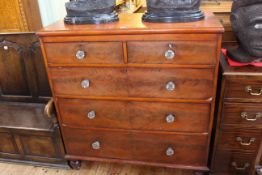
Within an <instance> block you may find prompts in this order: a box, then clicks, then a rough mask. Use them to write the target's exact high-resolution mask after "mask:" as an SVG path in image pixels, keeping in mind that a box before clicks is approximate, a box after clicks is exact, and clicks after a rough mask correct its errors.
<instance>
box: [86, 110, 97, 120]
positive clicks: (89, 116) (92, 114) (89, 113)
mask: <svg viewBox="0 0 262 175" xmlns="http://www.w3.org/2000/svg"><path fill="white" fill-rule="evenodd" d="M87 117H88V118H89V119H90V120H92V119H94V118H95V117H96V112H95V111H90V112H88V114H87Z"/></svg>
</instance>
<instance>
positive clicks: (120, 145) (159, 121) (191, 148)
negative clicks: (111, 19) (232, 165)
mask: <svg viewBox="0 0 262 175" xmlns="http://www.w3.org/2000/svg"><path fill="white" fill-rule="evenodd" d="M141 16H142V15H141V14H123V15H120V21H119V22H116V23H111V24H102V25H79V26H68V25H64V24H63V23H62V22H59V23H56V24H54V25H51V26H49V27H47V28H45V29H43V30H42V31H40V32H39V33H38V35H39V36H40V39H41V42H42V51H43V53H44V55H45V62H46V67H47V70H48V75H49V81H50V84H51V87H52V92H53V96H54V99H55V103H56V108H57V111H58V113H59V123H60V125H61V131H62V135H63V139H64V143H65V147H66V158H67V159H68V160H71V161H70V163H71V165H72V166H73V165H79V162H78V161H76V160H91V161H111V162H122V163H133V164H144V165H153V166H165V167H173V168H185V169H193V170H202V171H207V170H208V167H207V165H208V153H209V144H210V131H211V129H212V122H213V112H214V99H215V96H216V82H217V73H218V63H219V60H218V57H219V54H220V45H221V35H222V33H223V27H222V25H221V24H220V23H219V22H218V21H217V20H216V19H215V17H214V16H213V15H212V14H206V19H205V20H203V21H199V22H194V23H178V24H153V23H143V22H142V21H141Z"/></svg>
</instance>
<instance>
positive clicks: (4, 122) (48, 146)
mask: <svg viewBox="0 0 262 175" xmlns="http://www.w3.org/2000/svg"><path fill="white" fill-rule="evenodd" d="M44 108H45V105H44V104H36V103H21V102H19V103H15V102H0V113H1V114H0V138H1V142H0V161H5V162H19V163H29V164H32V165H41V166H55V167H67V163H66V161H65V160H64V148H63V144H62V141H61V137H60V131H59V127H58V125H57V124H55V123H53V122H52V119H48V118H47V116H44V112H43V111H44Z"/></svg>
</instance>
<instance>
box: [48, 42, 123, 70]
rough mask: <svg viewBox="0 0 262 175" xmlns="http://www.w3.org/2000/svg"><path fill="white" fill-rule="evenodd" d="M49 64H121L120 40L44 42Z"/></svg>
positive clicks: (121, 47) (121, 48)
mask: <svg viewBox="0 0 262 175" xmlns="http://www.w3.org/2000/svg"><path fill="white" fill-rule="evenodd" d="M44 46H45V49H46V56H47V62H48V63H50V64H68V65H70V64H121V63H123V62H124V61H123V60H124V59H123V46H122V42H71V43H46V44H45V45H44Z"/></svg>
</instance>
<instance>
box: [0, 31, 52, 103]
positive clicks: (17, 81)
mask: <svg viewBox="0 0 262 175" xmlns="http://www.w3.org/2000/svg"><path fill="white" fill-rule="evenodd" d="M42 57H43V56H42V53H41V50H40V44H39V41H38V38H37V37H36V36H35V34H34V33H21V34H3V35H0V100H4V101H21V102H44V103H45V102H47V101H48V99H49V97H51V91H50V88H49V83H48V79H47V73H46V70H45V67H44V62H43V58H42Z"/></svg>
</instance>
